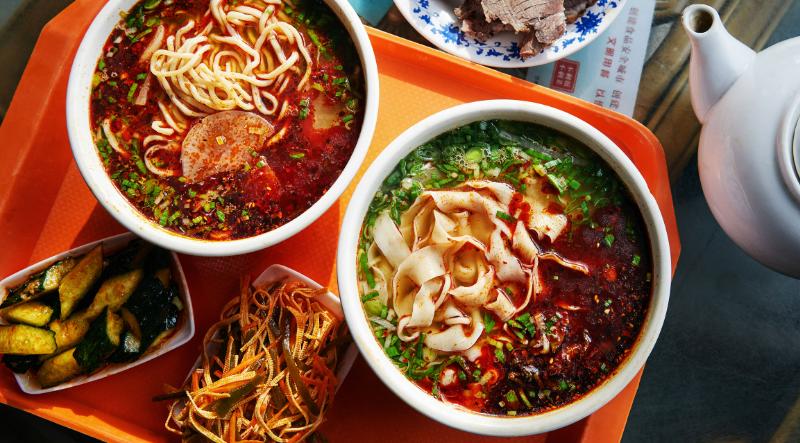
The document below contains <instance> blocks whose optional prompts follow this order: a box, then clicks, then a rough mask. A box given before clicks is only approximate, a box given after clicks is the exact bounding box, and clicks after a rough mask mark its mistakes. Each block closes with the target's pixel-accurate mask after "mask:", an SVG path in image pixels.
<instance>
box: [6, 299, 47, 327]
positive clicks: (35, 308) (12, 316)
mask: <svg viewBox="0 0 800 443" xmlns="http://www.w3.org/2000/svg"><path fill="white" fill-rule="evenodd" d="M53 312H54V309H53V308H52V307H51V306H48V305H46V304H44V303H40V302H39V301H36V300H34V301H28V302H25V303H20V304H17V305H14V306H11V307H10V308H8V309H6V310H4V311H3V318H4V319H6V320H7V321H8V322H12V323H25V324H26V325H31V326H38V327H43V326H45V325H47V323H49V322H50V318H51V317H52V316H53Z"/></svg>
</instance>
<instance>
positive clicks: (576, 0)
mask: <svg viewBox="0 0 800 443" xmlns="http://www.w3.org/2000/svg"><path fill="white" fill-rule="evenodd" d="M595 3H597V0H564V15H566V16H567V23H574V22H575V20H577V19H578V17H580V16H581V15H583V13H584V12H586V10H587V9H589V8H590V7H591V6H594V4H595Z"/></svg>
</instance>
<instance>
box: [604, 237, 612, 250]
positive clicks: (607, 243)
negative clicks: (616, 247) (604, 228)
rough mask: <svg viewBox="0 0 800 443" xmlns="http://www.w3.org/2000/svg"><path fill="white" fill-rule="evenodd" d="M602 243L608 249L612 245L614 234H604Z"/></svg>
mask: <svg viewBox="0 0 800 443" xmlns="http://www.w3.org/2000/svg"><path fill="white" fill-rule="evenodd" d="M603 243H605V244H606V246H608V247H609V248H610V247H611V245H613V244H614V234H606V236H605V237H603Z"/></svg>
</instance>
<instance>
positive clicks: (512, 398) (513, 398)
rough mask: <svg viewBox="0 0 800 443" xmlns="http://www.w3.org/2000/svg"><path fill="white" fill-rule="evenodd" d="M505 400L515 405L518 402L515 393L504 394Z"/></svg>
mask: <svg viewBox="0 0 800 443" xmlns="http://www.w3.org/2000/svg"><path fill="white" fill-rule="evenodd" d="M506 400H508V402H509V403H517V402H518V401H519V399H518V398H517V393H516V392H514V391H508V392H506Z"/></svg>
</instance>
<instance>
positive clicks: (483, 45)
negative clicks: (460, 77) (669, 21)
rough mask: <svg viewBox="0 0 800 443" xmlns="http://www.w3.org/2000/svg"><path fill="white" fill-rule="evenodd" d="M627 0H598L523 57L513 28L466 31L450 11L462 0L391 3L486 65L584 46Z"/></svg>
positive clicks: (441, 44)
mask: <svg viewBox="0 0 800 443" xmlns="http://www.w3.org/2000/svg"><path fill="white" fill-rule="evenodd" d="M626 1H627V0H614V1H599V2H597V3H596V4H594V5H593V6H591V7H589V8H588V9H587V10H586V11H585V12H584V13H583V15H582V16H581V17H579V18H578V20H577V21H575V22H574V23H572V24H569V25H567V29H566V31H565V32H564V35H562V36H561V38H559V39H558V40H556V41H555V42H554V43H553V44H552V45H550V46H548V47H547V48H545V49H544V50H543V51H542V52H541V53H539V54H537V55H535V56H533V57H528V58H525V59H523V58H522V57H521V56H520V54H519V45H518V43H517V42H518V40H519V37H518V36H517V35H515V34H514V33H513V32H500V33H498V34H497V35H495V36H494V37H492V38H490V39H488V40H486V41H481V40H478V39H475V38H473V37H470V36H467V35H465V34H464V33H463V32H462V31H461V30H460V29H459V26H460V21H459V19H458V17H456V16H455V14H454V13H453V9H455V8H456V7H458V6H460V5H461V4H462V3H463V0H394V4H395V5H396V6H397V9H398V10H400V13H402V14H403V16H404V17H405V18H406V20H408V23H409V24H411V26H413V27H414V29H416V30H417V32H419V33H420V35H422V36H423V37H425V39H427V40H428V41H429V42H431V43H432V44H434V45H436V46H437V47H438V48H439V49H441V50H442V51H445V52H449V53H450V54H453V55H455V56H457V57H461V58H463V59H466V60H469V61H473V62H475V63H480V64H482V65H486V66H494V67H496V68H526V67H530V66H539V65H544V64H547V63H552V62H554V61H556V60H559V59H562V58H564V57H569V56H570V55H572V54H574V53H575V52H577V51H580V50H581V49H583V48H584V47H585V46H586V45H588V44H589V43H591V42H592V41H593V40H594V39H595V38H597V36H599V35H600V34H602V33H603V31H605V30H606V28H608V26H609V25H610V24H611V22H613V21H614V19H616V18H617V16H619V15H620V12H621V11H622V9H623V8H624V7H625V2H626Z"/></svg>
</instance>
